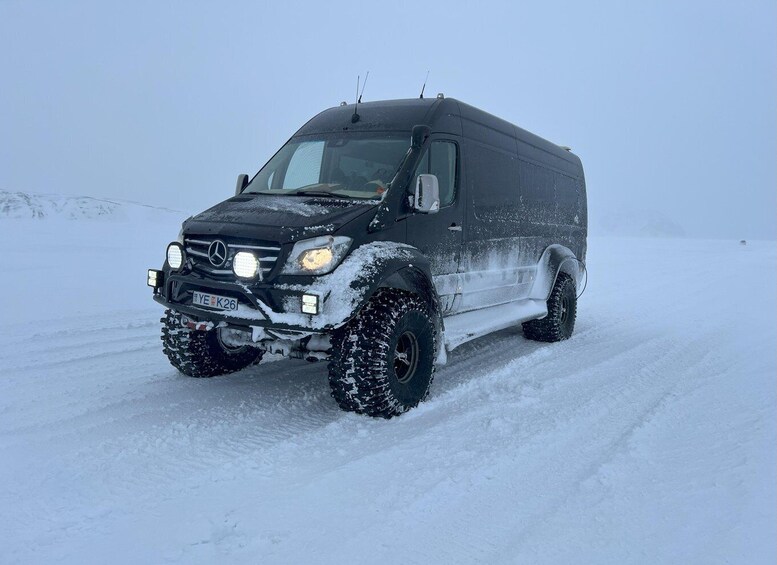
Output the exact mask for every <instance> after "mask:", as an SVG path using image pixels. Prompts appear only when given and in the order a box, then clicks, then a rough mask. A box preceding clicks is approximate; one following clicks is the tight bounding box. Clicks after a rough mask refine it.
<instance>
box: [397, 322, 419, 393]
mask: <svg viewBox="0 0 777 565" xmlns="http://www.w3.org/2000/svg"><path fill="white" fill-rule="evenodd" d="M418 358H419V347H418V339H416V336H415V334H414V333H413V332H405V333H403V334H402V335H401V336H399V339H398V340H397V345H396V347H395V348H394V375H395V376H396V377H397V380H398V381H399V382H400V383H402V384H405V383H408V382H410V381H411V380H412V378H413V376H414V375H415V372H416V369H417V368H418Z"/></svg>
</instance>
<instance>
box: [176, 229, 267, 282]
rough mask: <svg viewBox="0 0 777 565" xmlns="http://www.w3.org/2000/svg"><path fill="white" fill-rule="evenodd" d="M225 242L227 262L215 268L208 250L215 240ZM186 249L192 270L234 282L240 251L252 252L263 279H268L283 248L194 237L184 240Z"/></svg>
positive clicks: (259, 243) (249, 242)
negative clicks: (236, 257) (234, 259)
mask: <svg viewBox="0 0 777 565" xmlns="http://www.w3.org/2000/svg"><path fill="white" fill-rule="evenodd" d="M217 239H218V240H221V241H223V242H224V243H225V244H226V246H227V260H226V262H225V263H224V265H222V266H220V267H214V266H213V264H212V263H211V261H210V258H209V257H208V249H210V246H211V244H212V243H213V242H214V241H215V240H217ZM184 248H185V249H186V255H187V256H188V258H189V264H190V265H191V268H192V270H194V271H195V272H199V273H201V274H204V275H206V276H208V277H211V278H214V279H219V280H234V278H235V275H234V273H233V272H232V259H233V258H234V256H235V253H237V252H238V251H251V252H253V253H254V254H255V255H256V257H257V258H258V259H259V263H260V265H261V278H262V279H266V278H267V277H268V276H269V274H270V272H271V271H272V270H273V268H274V267H275V264H276V263H277V261H278V256H279V255H280V252H281V248H280V247H279V246H278V244H276V243H272V242H263V241H239V240H233V239H231V238H222V237H219V238H213V237H206V236H193V237H187V238H185V239H184Z"/></svg>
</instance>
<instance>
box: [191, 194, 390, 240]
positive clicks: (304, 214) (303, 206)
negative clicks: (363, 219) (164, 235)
mask: <svg viewBox="0 0 777 565" xmlns="http://www.w3.org/2000/svg"><path fill="white" fill-rule="evenodd" d="M379 203H380V201H378V200H345V199H340V198H320V197H312V196H311V197H305V196H274V195H267V194H251V195H246V194H241V195H239V196H235V197H233V198H230V199H229V200H225V201H224V202H221V203H219V204H216V205H215V206H213V207H212V208H209V209H208V210H205V211H204V212H202V213H200V214H197V215H196V216H193V217H191V218H189V219H188V220H187V221H186V222H185V223H184V232H185V233H187V234H201V235H206V234H207V235H221V236H232V237H241V238H242V237H245V238H253V239H262V240H268V241H277V242H279V243H287V242H291V241H297V240H299V239H305V238H308V237H315V236H317V235H323V234H329V233H333V232H334V231H336V230H338V229H340V228H341V227H342V226H344V225H345V224H347V223H348V222H350V221H352V220H354V219H356V218H358V217H359V216H361V215H362V214H366V213H367V212H370V211H373V212H374V211H375V209H376V208H377V206H378V204H379Z"/></svg>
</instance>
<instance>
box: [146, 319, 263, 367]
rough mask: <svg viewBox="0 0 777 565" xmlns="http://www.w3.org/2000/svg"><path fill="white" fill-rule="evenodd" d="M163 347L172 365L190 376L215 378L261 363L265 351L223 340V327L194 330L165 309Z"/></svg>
mask: <svg viewBox="0 0 777 565" xmlns="http://www.w3.org/2000/svg"><path fill="white" fill-rule="evenodd" d="M161 321H162V346H163V347H162V348H163V351H164V352H165V355H167V358H168V359H169V360H170V364H171V365H172V366H173V367H175V368H176V369H178V370H179V371H181V372H182V373H183V374H184V375H187V376H189V377H215V376H217V375H226V374H227V373H234V372H235V371H239V370H241V369H245V368H246V367H248V366H249V365H252V364H254V363H258V362H259V361H260V360H261V359H262V355H263V354H264V351H262V350H261V349H258V348H256V347H250V346H243V347H230V346H228V345H227V344H225V343H224V342H223V341H222V340H221V339H220V334H219V332H220V331H221V330H219V329H214V330H210V331H200V330H192V329H189V328H187V327H186V326H184V325H183V324H182V323H181V315H180V314H179V313H178V312H176V311H174V310H169V309H168V310H165V315H164V317H163V318H162V320H161Z"/></svg>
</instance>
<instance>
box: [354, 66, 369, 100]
mask: <svg viewBox="0 0 777 565" xmlns="http://www.w3.org/2000/svg"><path fill="white" fill-rule="evenodd" d="M368 78H370V71H367V76H366V77H364V84H362V91H361V93H359V99H358V100H357V101H356V102H357V103H359V104H361V103H362V94H364V89H365V87H366V86H367V79H368Z"/></svg>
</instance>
